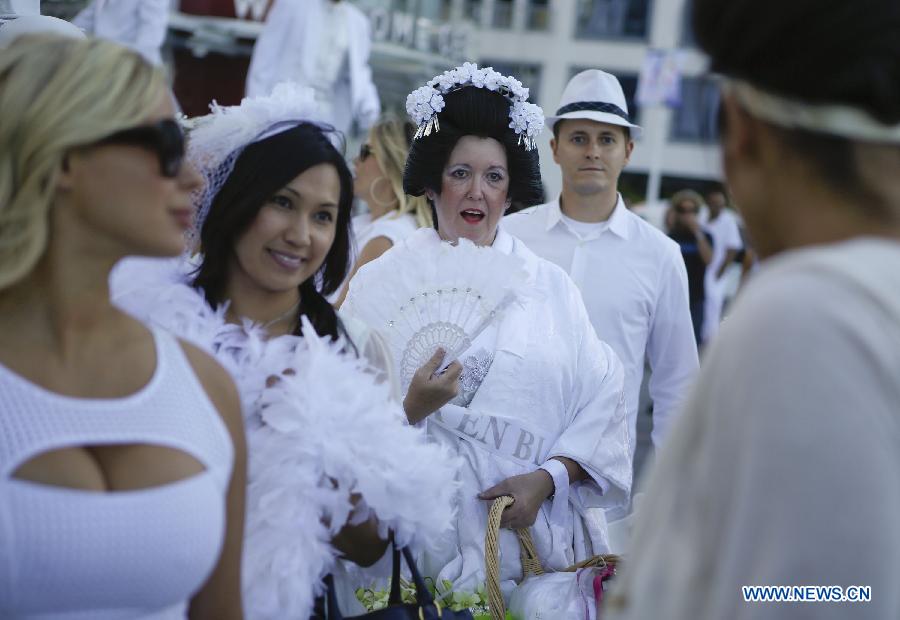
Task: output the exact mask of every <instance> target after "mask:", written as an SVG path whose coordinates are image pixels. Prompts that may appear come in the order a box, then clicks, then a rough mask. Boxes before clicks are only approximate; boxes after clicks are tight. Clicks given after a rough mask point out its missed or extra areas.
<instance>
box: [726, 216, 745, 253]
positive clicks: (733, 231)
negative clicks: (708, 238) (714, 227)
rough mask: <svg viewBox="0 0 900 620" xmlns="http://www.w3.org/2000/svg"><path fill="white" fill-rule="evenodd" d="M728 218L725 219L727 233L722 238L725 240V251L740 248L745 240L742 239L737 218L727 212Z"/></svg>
mask: <svg viewBox="0 0 900 620" xmlns="http://www.w3.org/2000/svg"><path fill="white" fill-rule="evenodd" d="M727 215H728V219H726V220H725V222H726V223H727V226H726V227H725V234H724V235H722V238H723V240H724V242H725V251H726V252H727V251H728V250H740V249H741V248H742V247H744V240H743V239H741V229H740V227H739V226H738V223H737V220H736V219H735V218H734V216H733V215H731V214H730V213H728V214H727Z"/></svg>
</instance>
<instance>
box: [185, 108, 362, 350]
mask: <svg viewBox="0 0 900 620" xmlns="http://www.w3.org/2000/svg"><path fill="white" fill-rule="evenodd" d="M319 164H331V165H332V166H334V168H335V170H337V173H338V178H339V179H340V187H341V195H340V199H339V201H338V215H337V223H336V231H335V237H334V243H332V245H331V249H330V250H329V251H328V254H327V255H326V256H325V261H324V262H323V263H322V267H321V268H320V269H319V270H318V271H317V272H316V273H315V274H313V275H312V276H310V277H309V278H308V279H307V280H306V281H305V282H303V283H302V284H301V285H300V287H299V288H300V301H301V303H300V309H299V311H298V316H297V325H296V328H295V331H294V333H295V334H296V335H298V336H300V335H302V329H301V326H300V315H303V314H305V315H306V316H307V317H308V318H309V320H310V322H311V323H312V325H313V327H314V328H315V330H316V333H318V334H319V335H321V336H324V335H329V336H331V338H332V339H336V338H337V337H338V334H339V332H342V331H343V330H342V328H341V326H340V321H339V319H338V317H337V314H336V313H335V311H334V308H333V307H332V306H331V304H330V303H328V300H327V299H325V295H329V294H331V293H333V292H335V291H336V290H337V289H338V287H340V285H341V283H343V281H344V278H345V277H346V276H347V271H348V269H349V262H350V207H351V204H352V200H353V177H352V175H351V174H350V170H349V169H348V168H347V164H346V162H345V161H344V158H343V156H342V155H341V154H340V153H339V152H338V150H337V149H336V148H335V147H334V145H332V143H331V142H330V141H329V139H328V135H327V134H326V130H323V129H322V128H320V127H319V126H317V125H313V124H311V123H301V124H299V125H297V126H296V127H292V128H291V129H288V130H286V131H282V132H280V133H277V134H275V135H273V136H270V137H268V138H265V139H264V140H260V141H259V142H254V143H253V144H250V145H249V146H247V148H245V149H244V151H243V152H242V153H241V154H240V156H239V157H238V158H237V160H236V161H235V164H234V168H233V170H232V171H231V174H230V175H229V176H228V180H226V181H225V183H224V184H223V185H222V188H221V189H220V190H219V192H218V193H217V194H216V197H215V198H214V199H213V202H212V204H211V205H210V208H209V214H208V215H207V217H206V220H205V221H204V222H203V227H202V228H201V230H200V247H201V251H202V253H203V262H202V263H201V265H200V267H199V268H198V269H197V271H196V274H195V278H194V286H195V287H197V288H199V289H201V290H202V291H203V295H204V297H206V300H207V302H209V304H210V305H211V306H213V307H216V306H218V305H220V304H221V303H223V302H224V301H226V300H225V288H226V285H227V279H228V275H229V273H228V268H229V265H231V262H232V261H231V258H232V256H233V255H234V251H235V250H234V248H235V245H236V244H237V241H238V239H239V238H240V236H241V235H242V234H243V233H244V232H245V231H246V230H247V229H248V228H249V227H250V225H251V224H252V223H253V221H254V220H255V219H256V215H257V213H259V211H260V209H262V207H263V205H264V204H265V203H266V201H268V200H269V199H270V198H271V197H272V195H273V194H275V192H277V191H278V190H280V189H281V188H283V187H284V186H285V185H287V184H288V183H289V182H290V181H291V180H293V179H294V178H296V177H297V175H299V174H302V173H303V172H304V171H306V170H308V169H310V168H312V167H314V166H318V165H319Z"/></svg>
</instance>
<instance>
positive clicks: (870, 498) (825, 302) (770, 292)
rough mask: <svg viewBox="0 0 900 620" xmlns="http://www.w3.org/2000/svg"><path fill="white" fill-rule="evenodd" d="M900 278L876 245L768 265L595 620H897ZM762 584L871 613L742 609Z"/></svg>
mask: <svg viewBox="0 0 900 620" xmlns="http://www.w3.org/2000/svg"><path fill="white" fill-rule="evenodd" d="M898 265H900V243H897V242H890V241H884V240H874V239H861V240H856V241H849V242H845V243H840V244H833V245H828V246H821V247H814V248H809V249H802V250H795V251H791V252H787V253H785V254H783V255H781V256H779V257H776V258H773V259H770V260H769V261H767V262H766V263H764V264H763V266H762V267H761V269H760V271H759V273H757V274H756V275H755V276H754V279H753V280H752V281H751V282H750V283H749V284H748V285H747V286H746V288H745V289H744V290H743V291H742V293H741V296H740V297H739V298H738V300H737V301H736V305H735V309H734V311H733V313H732V314H731V317H730V318H729V320H728V321H727V322H726V323H725V324H724V325H723V327H722V330H721V331H720V333H719V335H718V336H717V337H716V340H715V341H714V342H713V344H712V346H711V347H710V349H709V350H708V351H707V354H706V357H705V360H704V366H703V368H702V369H701V372H700V376H699V379H698V382H697V384H696V386H695V388H694V390H693V392H692V394H691V395H690V397H689V399H688V401H687V403H686V405H687V407H686V409H685V411H684V414H683V415H682V416H681V417H680V418H679V419H678V421H677V422H676V424H675V426H674V427H673V429H672V433H671V434H670V436H669V443H667V444H666V445H665V446H663V449H662V451H661V452H660V454H659V460H658V461H657V463H656V466H655V467H654V470H653V472H652V477H651V479H650V481H649V483H648V486H647V494H646V499H645V500H644V501H643V502H642V503H641V504H640V506H639V510H638V513H637V524H636V528H635V531H634V537H633V540H634V548H633V549H632V550H631V552H630V553H629V554H628V562H627V563H626V564H625V569H624V574H623V575H621V576H620V578H619V580H618V588H617V590H616V596H615V597H614V599H612V600H611V603H614V605H613V606H612V608H611V609H609V610H608V615H606V616H604V618H610V619H612V618H616V619H618V620H621V619H635V620H637V619H643V618H667V619H669V620H688V619H691V620H693V619H695V618H729V619H734V620H743V619H750V618H766V619H767V620H780V619H784V620H794V619H797V618H811V619H812V618H815V619H816V620H838V619H843V618H854V620H867V619H872V620H876V619H878V620H881V619H885V618H900V590H898V588H897V577H898V575H900V527H898V524H900V270H898V268H897V267H898ZM754 585H759V586H764V585H768V586H778V585H787V586H809V585H811V586H833V585H835V586H841V587H847V586H850V585H865V586H871V593H872V600H871V601H870V602H868V603H849V602H845V603H810V602H802V603H801V602H793V603H775V602H767V603H760V602H755V603H745V602H744V599H743V593H742V590H741V587H742V586H754ZM613 612H615V613H613Z"/></svg>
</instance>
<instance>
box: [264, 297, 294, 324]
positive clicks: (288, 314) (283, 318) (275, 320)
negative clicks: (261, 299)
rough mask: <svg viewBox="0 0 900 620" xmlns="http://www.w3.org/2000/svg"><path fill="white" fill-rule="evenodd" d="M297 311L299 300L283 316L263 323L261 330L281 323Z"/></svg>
mask: <svg viewBox="0 0 900 620" xmlns="http://www.w3.org/2000/svg"><path fill="white" fill-rule="evenodd" d="M299 309H300V300H299V299H298V300H297V303H295V304H294V305H293V306H291V307H290V308H288V309H287V311H286V312H285V313H284V314H280V315H278V316H277V317H275V318H274V319H272V320H271V321H266V322H265V323H263V325H262V327H263V329H269V328H270V327H272V326H273V325H275V324H277V323H281V322H282V321H283V320H285V319H286V318H288V317H289V316H291V315H292V314H294V313H295V312H297V310H299Z"/></svg>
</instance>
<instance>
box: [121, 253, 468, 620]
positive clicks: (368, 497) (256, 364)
mask: <svg viewBox="0 0 900 620" xmlns="http://www.w3.org/2000/svg"><path fill="white" fill-rule="evenodd" d="M168 265H169V266H170V267H171V266H172V265H173V263H171V262H170V263H168ZM176 267H177V269H178V270H179V272H176V273H175V275H174V276H173V275H172V274H171V273H170V274H169V275H166V274H165V271H166V264H165V263H159V262H157V263H153V262H149V261H140V260H139V261H134V260H130V261H128V262H127V263H125V264H120V265H119V266H118V267H117V269H115V270H114V272H113V277H112V282H111V290H112V295H113V300H114V301H115V302H116V303H117V304H118V305H119V306H120V307H122V308H123V309H124V310H126V311H128V312H130V313H132V314H134V315H136V316H137V317H138V318H142V317H143V318H145V319H147V320H150V321H152V322H153V323H155V324H158V325H161V326H164V327H166V328H167V329H170V330H171V331H173V332H175V333H177V334H179V335H180V336H181V337H183V338H185V339H187V340H190V341H192V342H194V343H196V344H197V345H198V346H200V347H202V348H204V349H206V350H207V351H209V352H210V353H212V354H213V355H215V357H216V359H218V360H219V362H220V363H222V365H223V366H224V367H225V368H226V369H228V370H229V371H230V373H231V374H232V376H233V377H234V379H235V383H236V384H237V386H238V390H239V392H240V395H241V400H242V402H243V407H244V421H245V426H246V429H247V442H248V455H249V461H248V488H247V523H246V527H245V542H244V560H243V561H244V564H243V581H244V586H243V589H244V604H245V609H246V613H247V617H248V618H249V619H251V620H256V619H259V618H263V619H268V618H272V619H276V618H307V617H309V615H310V613H311V610H312V604H313V601H314V598H315V596H316V595H317V594H321V592H322V587H321V580H322V578H323V577H324V576H325V575H326V574H328V573H329V572H335V571H336V572H337V574H338V575H340V576H341V578H342V581H343V582H344V583H343V584H342V585H347V583H346V582H347V580H350V579H352V580H354V581H356V582H361V581H363V580H370V581H371V580H374V579H376V578H378V577H380V576H381V573H379V572H378V571H375V572H369V573H363V574H353V575H350V576H348V575H347V574H346V573H347V567H342V566H339V565H338V564H337V563H336V561H335V557H336V555H337V551H336V550H335V549H334V548H333V547H332V546H331V543H330V541H331V538H332V537H333V536H334V534H336V533H337V532H338V531H339V530H340V529H341V528H342V527H343V526H344V525H345V524H347V523H357V522H361V521H363V520H365V519H366V518H368V516H369V515H370V514H372V513H374V514H375V516H376V517H377V518H378V521H379V528H380V529H379V532H380V534H381V535H382V537H384V538H386V537H387V534H388V530H391V531H393V532H394V534H395V538H396V539H397V540H398V542H399V543H400V544H411V545H413V547H414V548H415V549H417V550H421V549H425V548H428V547H431V546H436V545H439V544H441V541H442V540H443V539H444V538H445V537H446V536H447V535H448V532H449V528H450V526H451V522H452V518H453V514H454V506H453V504H452V500H453V497H454V496H455V493H456V490H457V488H458V484H457V482H456V480H455V476H456V470H457V463H456V459H455V458H454V457H453V456H452V455H451V454H450V453H449V452H448V451H447V450H446V449H443V448H441V447H440V446H436V445H434V444H431V443H429V442H428V441H427V438H426V436H425V433H424V432H423V431H422V430H420V429H416V428H414V427H411V426H408V425H406V424H405V417H404V415H403V413H402V409H401V407H400V405H399V404H398V403H397V402H396V401H395V400H394V399H392V398H391V382H389V381H379V380H378V376H377V375H378V374H379V373H380V372H381V371H383V370H384V369H383V368H381V369H376V370H375V371H373V370H372V369H370V368H369V367H368V365H367V363H366V361H365V360H364V359H359V358H357V357H356V356H355V355H353V354H348V351H350V350H351V347H349V345H347V344H346V343H345V342H344V341H342V340H341V341H338V342H336V343H332V342H331V341H330V339H327V338H319V337H317V336H316V335H315V332H314V330H313V328H312V326H311V325H310V324H309V323H308V322H307V323H306V324H305V325H304V334H306V335H305V336H304V337H303V338H300V337H296V336H281V337H277V338H272V339H267V338H266V335H265V333H264V332H263V331H262V330H260V329H258V328H256V327H254V326H253V325H252V324H250V323H249V322H247V323H245V324H243V325H234V324H231V323H226V322H225V320H224V308H220V309H218V310H213V309H211V308H210V307H209V306H208V305H207V304H206V302H205V300H204V299H203V297H202V295H201V294H200V293H199V292H198V291H197V290H195V289H194V288H192V287H191V286H189V285H187V284H186V283H185V282H186V280H187V278H186V276H185V275H184V274H185V273H186V272H187V270H188V269H189V267H186V266H185V265H180V266H178V265H176ZM142 273H143V275H142ZM179 273H180V274H181V275H180V276H179ZM142 279H144V280H145V281H146V282H147V283H148V284H147V286H144V287H136V286H135V283H137V282H140V281H141V280H142ZM173 282H174V283H173ZM160 283H163V284H162V285H161V286H160V285H159V284H160ZM118 291H128V292H127V293H125V294H123V295H117V292H118ZM348 331H350V332H351V333H352V336H353V338H354V344H355V345H356V347H357V348H358V349H359V350H360V352H361V353H362V354H364V355H365V353H366V352H367V351H371V350H377V347H375V348H374V349H373V344H375V343H377V339H373V338H370V337H367V336H366V334H367V333H368V330H366V329H364V328H361V326H359V325H353V326H351V327H350V328H349V330H348ZM423 463H427V464H428V467H423V466H422V464H423ZM356 493H358V494H360V495H361V496H362V498H363V502H361V503H360V504H359V505H357V506H356V507H355V508H354V507H353V506H352V505H351V503H350V496H351V494H356ZM326 523H327V524H329V525H326ZM378 568H380V569H383V568H385V565H384V564H383V563H382V564H380V565H379V566H378ZM387 568H388V569H389V566H388V567H387ZM351 572H354V573H355V571H351ZM347 590H352V589H351V588H347ZM348 598H352V591H351V592H350V594H349V597H348ZM345 601H346V599H345ZM350 602H352V601H350ZM342 609H343V610H344V611H345V613H350V611H348V609H347V605H346V602H345V604H344V605H343V606H342Z"/></svg>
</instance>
